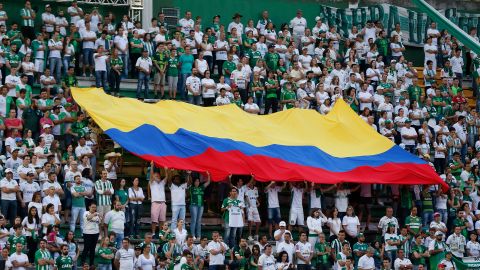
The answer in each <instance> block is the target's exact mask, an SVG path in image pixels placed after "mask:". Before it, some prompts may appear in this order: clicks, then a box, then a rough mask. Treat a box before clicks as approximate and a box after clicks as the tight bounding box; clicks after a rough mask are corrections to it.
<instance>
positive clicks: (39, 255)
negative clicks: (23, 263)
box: [35, 249, 53, 270]
mask: <svg viewBox="0 0 480 270" xmlns="http://www.w3.org/2000/svg"><path fill="white" fill-rule="evenodd" d="M42 259H46V260H51V259H52V256H51V255H50V252H49V251H48V250H46V249H45V250H41V249H39V250H37V251H36V252H35V269H36V270H51V269H53V267H52V266H51V265H39V264H38V261H39V260H42Z"/></svg>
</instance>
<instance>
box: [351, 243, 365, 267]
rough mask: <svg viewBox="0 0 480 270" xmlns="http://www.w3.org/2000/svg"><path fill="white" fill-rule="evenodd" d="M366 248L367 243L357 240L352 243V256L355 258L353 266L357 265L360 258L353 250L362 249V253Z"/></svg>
mask: <svg viewBox="0 0 480 270" xmlns="http://www.w3.org/2000/svg"><path fill="white" fill-rule="evenodd" d="M367 248H368V244H367V243H360V242H357V243H355V244H353V257H354V258H355V267H357V264H358V259H360V257H358V256H357V254H355V251H363V252H364V253H366V251H367ZM362 256H363V255H362Z"/></svg>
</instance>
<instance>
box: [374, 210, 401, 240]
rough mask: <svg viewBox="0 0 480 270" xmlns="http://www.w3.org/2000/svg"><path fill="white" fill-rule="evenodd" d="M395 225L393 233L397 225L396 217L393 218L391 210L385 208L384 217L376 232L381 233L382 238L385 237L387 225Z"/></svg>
mask: <svg viewBox="0 0 480 270" xmlns="http://www.w3.org/2000/svg"><path fill="white" fill-rule="evenodd" d="M390 223H392V224H395V228H396V230H395V233H396V232H397V230H398V228H399V225H398V220H397V218H396V217H394V216H393V208H392V207H387V209H386V210H385V216H383V217H382V218H381V219H380V221H379V222H378V230H379V231H380V232H381V233H382V236H383V235H385V233H386V232H387V229H388V224H390Z"/></svg>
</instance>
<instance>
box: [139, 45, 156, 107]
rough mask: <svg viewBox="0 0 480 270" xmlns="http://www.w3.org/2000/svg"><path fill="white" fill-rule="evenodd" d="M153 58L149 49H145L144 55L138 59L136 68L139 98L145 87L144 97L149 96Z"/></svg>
mask: <svg viewBox="0 0 480 270" xmlns="http://www.w3.org/2000/svg"><path fill="white" fill-rule="evenodd" d="M152 65H153V62H152V59H151V58H150V56H148V51H147V50H143V51H142V56H141V57H139V58H138V59H137V63H136V64H135V67H136V69H137V70H138V83H137V99H140V93H141V91H142V85H144V89H143V98H144V99H147V98H148V85H149V83H150V74H151V73H152Z"/></svg>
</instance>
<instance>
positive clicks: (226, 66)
mask: <svg viewBox="0 0 480 270" xmlns="http://www.w3.org/2000/svg"><path fill="white" fill-rule="evenodd" d="M236 68H237V66H236V65H235V63H234V62H232V61H225V62H223V65H222V69H223V75H225V76H230V74H232V72H233V71H234V70H235V69H236ZM227 70H228V71H229V72H226V71H227Z"/></svg>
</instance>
